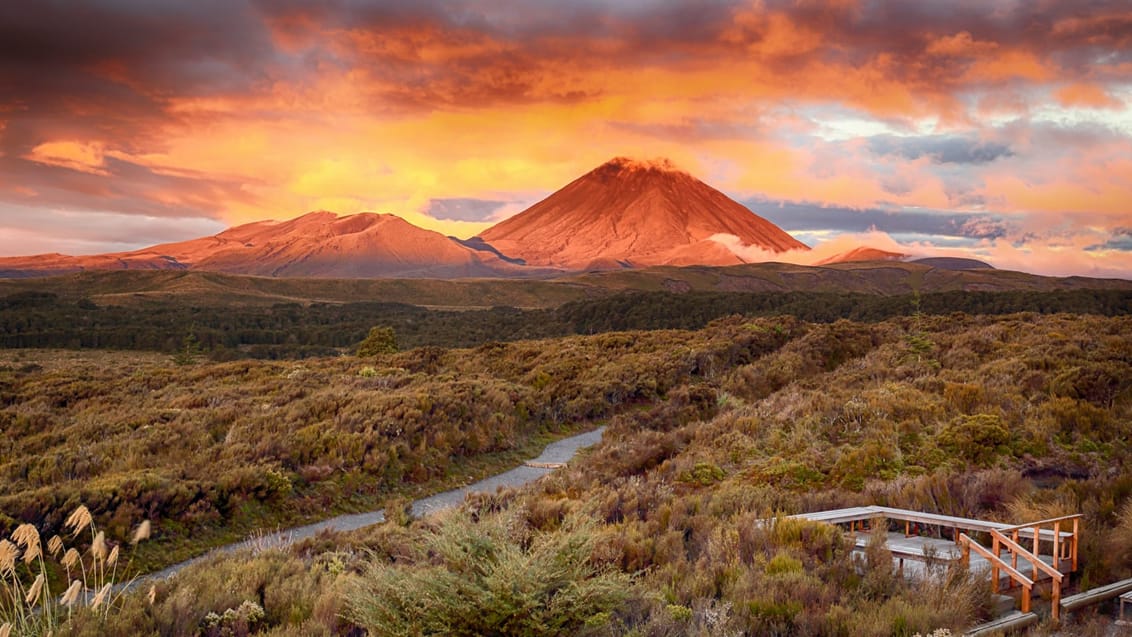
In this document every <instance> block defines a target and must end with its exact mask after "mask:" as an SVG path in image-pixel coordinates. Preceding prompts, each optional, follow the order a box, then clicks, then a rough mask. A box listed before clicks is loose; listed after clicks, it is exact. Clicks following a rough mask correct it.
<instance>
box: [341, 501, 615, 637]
mask: <svg viewBox="0 0 1132 637" xmlns="http://www.w3.org/2000/svg"><path fill="white" fill-rule="evenodd" d="M593 531H594V528H593V526H592V525H591V524H588V523H586V522H584V521H583V519H581V518H576V517H575V518H570V519H568V520H567V523H566V524H565V525H564V526H563V527H562V528H561V529H559V530H558V531H556V532H550V533H540V532H534V533H532V532H530V531H528V530H526V529H525V528H524V527H523V526H522V524H521V521H520V519H519V518H518V517H517V516H515V515H513V514H511V515H508V514H503V515H494V516H487V517H481V518H480V520H479V521H478V522H473V521H472V520H471V519H470V518H468V517H467V516H466V514H463V513H461V512H454V513H451V514H448V515H445V516H444V517H443V518H442V519H441V520H440V521H438V522H437V524H436V526H435V527H432V528H428V529H424V530H423V533H422V534H421V536H420V537H419V538H418V540H417V543H416V544H415V546H414V547H413V553H412V555H410V556H406V558H403V559H400V560H398V561H396V562H394V563H388V562H386V561H383V560H375V561H374V562H372V563H371V564H370V565H369V566H368V568H367V569H366V571H365V573H364V574H363V575H362V577H361V578H360V579H358V580H357V581H356V583H355V584H354V585H353V586H352V587H351V588H350V589H349V590H348V592H347V594H346V598H347V600H348V608H347V612H346V614H347V617H349V618H350V619H351V620H353V621H356V622H357V623H358V624H360V625H362V626H364V627H365V628H366V629H367V630H368V631H369V632H370V634H372V635H409V634H448V635H466V636H469V637H471V636H477V635H524V636H533V635H578V634H584V633H586V632H593V631H596V630H598V629H600V628H604V627H605V625H606V624H607V623H608V622H609V620H610V615H611V613H612V612H613V611H615V610H616V609H617V608H618V607H619V606H620V605H621V604H622V603H623V602H624V601H625V599H626V596H627V594H628V588H629V585H630V582H629V579H628V578H627V577H626V576H625V575H623V574H621V573H619V572H616V571H612V570H610V569H609V568H608V567H603V566H600V565H598V564H595V563H594V561H593V559H592V552H593V541H594V536H593Z"/></svg>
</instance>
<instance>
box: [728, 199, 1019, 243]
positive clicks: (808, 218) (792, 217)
mask: <svg viewBox="0 0 1132 637" xmlns="http://www.w3.org/2000/svg"><path fill="white" fill-rule="evenodd" d="M742 203H743V204H744V205H745V206H747V207H748V208H750V209H751V210H753V211H755V213H756V214H758V215H759V216H762V217H765V218H766V219H768V220H769V221H771V222H772V223H774V224H775V225H777V226H779V227H781V228H782V229H783V230H786V231H788V232H805V231H816V230H834V231H839V232H868V231H870V230H874V229H875V230H880V231H881V232H886V233H888V234H917V235H935V236H944V237H962V238H965V239H997V238H1001V237H1004V236H1006V235H1007V233H1008V231H1009V227H1008V225H1007V224H1006V222H1005V221H1004V220H1002V219H1001V218H999V217H997V216H995V215H986V214H959V213H947V212H939V211H924V212H919V211H907V210H905V211H898V212H895V211H894V212H889V211H885V210H879V209H876V208H870V209H865V210H853V209H851V208H840V207H836V206H830V207H823V206H815V205H810V204H802V203H790V202H775V201H765V200H761V199H754V200H747V201H743V202H742Z"/></svg>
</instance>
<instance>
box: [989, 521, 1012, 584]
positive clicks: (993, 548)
mask: <svg viewBox="0 0 1132 637" xmlns="http://www.w3.org/2000/svg"><path fill="white" fill-rule="evenodd" d="M993 537H994V542H993V543H992V544H991V552H992V553H994V556H995V558H997V557H998V552H999V550H1000V549H999V546H998V535H995V536H993ZM1011 579H1013V578H1011ZM990 586H991V592H992V593H997V592H998V565H997V563H996V562H993V561H992V562H991V585H990ZM1009 586H1010V584H1007V587H1009Z"/></svg>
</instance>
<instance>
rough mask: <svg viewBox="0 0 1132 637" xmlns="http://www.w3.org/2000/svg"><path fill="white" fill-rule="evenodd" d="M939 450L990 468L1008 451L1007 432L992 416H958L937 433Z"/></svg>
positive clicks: (998, 420) (997, 418)
mask: <svg viewBox="0 0 1132 637" xmlns="http://www.w3.org/2000/svg"><path fill="white" fill-rule="evenodd" d="M937 440H938V443H939V446H940V447H941V448H942V449H944V450H946V451H949V452H951V453H952V454H955V455H956V456H958V457H959V458H961V459H963V460H966V461H967V462H970V463H972V464H976V465H980V466H990V465H991V464H992V463H993V462H994V460H995V458H997V457H998V456H999V455H1002V454H1004V453H1008V452H1009V449H1008V448H1007V447H1006V444H1007V443H1008V442H1010V432H1009V431H1008V430H1007V429H1006V426H1005V425H1004V424H1003V422H1002V417H1001V416H997V415H994V414H976V415H974V416H959V417H958V418H956V419H955V420H952V421H951V422H950V423H949V424H948V425H947V427H945V428H944V429H943V431H941V432H940V434H939V436H938V438H937Z"/></svg>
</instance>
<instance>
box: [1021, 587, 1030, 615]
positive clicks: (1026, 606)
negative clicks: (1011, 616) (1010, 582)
mask: <svg viewBox="0 0 1132 637" xmlns="http://www.w3.org/2000/svg"><path fill="white" fill-rule="evenodd" d="M1022 612H1023V613H1028V612H1030V587H1029V586H1026V587H1024V588H1023V589H1022Z"/></svg>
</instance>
